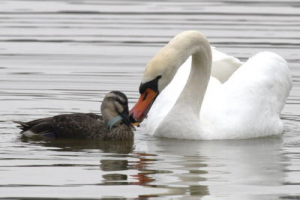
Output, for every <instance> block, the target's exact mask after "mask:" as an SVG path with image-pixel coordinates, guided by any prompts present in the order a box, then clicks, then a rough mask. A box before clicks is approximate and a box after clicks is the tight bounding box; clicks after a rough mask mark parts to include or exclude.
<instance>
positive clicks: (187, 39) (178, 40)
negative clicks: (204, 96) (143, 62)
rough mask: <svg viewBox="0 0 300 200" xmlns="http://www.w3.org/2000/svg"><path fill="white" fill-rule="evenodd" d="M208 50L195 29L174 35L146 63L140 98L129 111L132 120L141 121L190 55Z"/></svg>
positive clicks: (203, 39)
mask: <svg viewBox="0 0 300 200" xmlns="http://www.w3.org/2000/svg"><path fill="white" fill-rule="evenodd" d="M203 43H205V44H206V48H207V49H209V51H210V46H209V43H208V42H207V40H206V38H205V36H204V35H203V34H201V33H199V32H197V31H185V32H182V33H180V34H178V35H177V36H175V37H174V38H173V39H172V40H171V41H170V42H169V43H168V44H167V45H166V46H165V47H164V48H162V49H161V50H160V51H159V52H158V53H157V54H156V55H155V56H154V57H153V58H152V59H151V60H150V61H149V63H148V64H147V67H146V69H145V72H144V77H143V79H142V83H141V85H140V88H139V92H140V95H141V96H140V98H139V100H138V102H137V103H136V105H135V106H134V107H133V108H132V109H131V111H130V112H129V114H130V119H131V121H132V122H139V123H140V122H142V121H143V120H144V118H145V117H146V116H147V113H148V112H149V110H150V108H151V106H152V104H153V102H154V101H155V99H156V97H157V96H158V95H159V93H160V92H161V91H162V90H163V89H164V88H165V87H166V86H167V85H168V84H169V83H170V82H171V81H172V79H173V77H174V76H175V74H176V72H177V70H178V68H179V67H180V66H181V65H182V64H183V63H184V62H185V61H186V60H187V58H188V57H189V56H190V55H193V54H195V53H197V52H198V51H199V50H201V49H202V46H203Z"/></svg>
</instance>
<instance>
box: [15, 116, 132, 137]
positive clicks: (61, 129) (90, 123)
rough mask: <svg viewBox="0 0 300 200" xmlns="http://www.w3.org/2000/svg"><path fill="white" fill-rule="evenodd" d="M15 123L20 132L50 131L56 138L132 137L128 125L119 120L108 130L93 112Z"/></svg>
mask: <svg viewBox="0 0 300 200" xmlns="http://www.w3.org/2000/svg"><path fill="white" fill-rule="evenodd" d="M15 123H18V124H19V125H20V128H21V129H22V132H21V133H24V132H25V131H31V132H33V133H35V134H39V135H44V134H47V133H52V134H55V137H57V138H86V139H105V140H106V139H107V140H112V139H115V140H125V139H127V140H129V139H133V137H134V135H133V131H132V130H131V128H130V126H129V125H127V124H125V123H123V122H120V123H118V124H116V125H115V126H114V127H113V128H112V130H109V129H108V128H107V123H105V122H104V120H103V118H102V116H100V115H96V114H93V113H75V114H64V115H57V116H54V117H48V118H42V119H38V120H33V121H29V122H20V121H15Z"/></svg>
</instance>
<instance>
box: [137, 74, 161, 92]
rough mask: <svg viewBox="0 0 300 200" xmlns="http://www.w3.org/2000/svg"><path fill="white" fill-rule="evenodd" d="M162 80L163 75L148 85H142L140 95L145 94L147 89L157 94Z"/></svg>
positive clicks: (147, 83)
mask: <svg viewBox="0 0 300 200" xmlns="http://www.w3.org/2000/svg"><path fill="white" fill-rule="evenodd" d="M160 78H161V75H160V76H157V77H156V78H155V79H153V80H152V81H148V82H146V83H141V85H140V94H143V93H144V92H145V91H146V90H147V88H150V89H152V90H153V91H155V92H157V91H158V80H159V79H160Z"/></svg>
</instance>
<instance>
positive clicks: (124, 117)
mask: <svg viewBox="0 0 300 200" xmlns="http://www.w3.org/2000/svg"><path fill="white" fill-rule="evenodd" d="M120 116H121V117H122V118H123V121H124V122H125V123H126V124H128V125H129V126H130V127H131V128H132V129H133V130H134V131H135V130H136V129H135V127H134V126H133V125H134V124H133V123H131V121H130V119H129V116H128V113H127V114H126V113H121V114H120Z"/></svg>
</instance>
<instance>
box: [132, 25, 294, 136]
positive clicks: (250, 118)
mask: <svg viewBox="0 0 300 200" xmlns="http://www.w3.org/2000/svg"><path fill="white" fill-rule="evenodd" d="M191 55H192V56H191ZM190 56H191V57H192V64H191V69H190V70H191V71H190V73H189V74H187V71H181V65H182V64H183V63H184V62H185V61H186V60H187V59H188V58H189V57H190ZM211 64H212V56H211V47H210V45H209V43H208V41H207V39H206V38H205V37H204V35H202V34H201V33H199V32H196V31H186V32H183V33H181V34H179V35H177V36H176V37H175V38H174V39H172V40H171V41H170V42H169V44H167V45H166V46H165V47H164V48H163V49H162V50H160V51H159V52H158V54H157V55H156V56H155V57H154V58H153V59H152V60H151V61H150V62H149V63H148V65H147V68H146V70H145V73H144V77H143V79H142V83H141V85H140V88H139V89H140V93H141V96H140V98H139V101H138V103H137V104H136V105H135V106H134V108H133V109H132V110H131V111H130V113H131V114H130V115H131V119H132V121H138V122H141V121H143V119H144V118H145V117H146V115H147V113H148V111H149V110H150V108H151V110H150V112H149V116H148V121H147V127H148V133H149V134H151V135H155V136H161V137H169V138H182V139H237V138H251V137H262V136H267V135H278V134H281V133H282V132H283V123H282V121H281V120H280V117H279V114H280V112H281V110H282V108H283V106H284V104H285V101H286V99H287V97H288V94H289V91H290V89H291V86H292V83H291V77H290V73H289V69H288V66H287V63H286V61H285V60H284V59H283V58H282V57H280V56H278V55H276V54H274V53H269V52H263V53H259V54H257V55H256V56H254V57H253V58H251V59H249V60H248V61H247V62H246V63H245V64H243V65H242V66H240V67H239V68H238V69H237V70H236V71H235V72H234V73H233V74H232V75H231V77H230V78H229V79H228V80H227V81H226V82H225V83H224V84H221V83H220V82H219V81H218V80H217V79H215V78H210V74H211ZM179 68H180V69H179ZM182 68H185V69H188V68H186V65H183V66H182ZM177 71H178V73H177ZM176 73H177V74H176ZM175 75H176V76H175ZM173 79H174V80H173ZM209 80H210V84H209V87H208V82H209ZM169 83H170V85H169ZM207 87H208V88H207ZM204 97H205V99H204ZM202 103H203V106H202ZM152 104H153V106H152ZM201 108H202V110H201V118H200V114H199V113H200V109H201Z"/></svg>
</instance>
